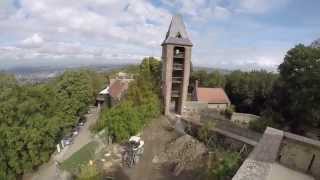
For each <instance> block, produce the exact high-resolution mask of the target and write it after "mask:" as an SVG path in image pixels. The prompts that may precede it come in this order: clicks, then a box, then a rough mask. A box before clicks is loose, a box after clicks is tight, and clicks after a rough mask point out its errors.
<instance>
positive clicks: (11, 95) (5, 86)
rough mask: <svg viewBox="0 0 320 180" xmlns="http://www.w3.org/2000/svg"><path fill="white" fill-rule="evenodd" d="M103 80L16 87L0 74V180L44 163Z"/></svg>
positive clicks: (82, 74) (86, 74) (91, 76)
mask: <svg viewBox="0 0 320 180" xmlns="http://www.w3.org/2000/svg"><path fill="white" fill-rule="evenodd" d="M103 81H104V80H103V78H102V77H101V76H100V75H98V74H96V73H95V72H91V71H88V70H75V71H66V72H65V73H64V74H62V75H61V76H59V77H57V78H56V79H55V80H53V81H50V82H48V83H44V84H38V85H19V84H18V83H17V81H16V79H15V78H14V76H12V75H7V74H0V84H1V86H0V91H1V93H0V139H1V141H0V179H6V180H10V179H16V178H17V177H18V176H20V175H22V174H23V173H25V172H28V171H31V170H32V169H34V168H36V167H37V166H39V165H41V164H42V163H44V162H46V161H48V160H49V158H50V155H51V154H52V152H53V151H54V150H55V148H56V144H57V143H58V142H59V141H60V140H61V138H62V137H63V136H64V135H65V134H66V133H68V132H69V131H70V129H71V128H72V127H73V126H74V125H75V124H76V123H77V121H78V118H79V116H82V115H83V114H84V113H86V112H87V110H88V105H89V104H90V103H92V101H93V100H94V97H95V96H96V93H97V92H98V90H99V89H100V88H101V86H102V84H103Z"/></svg>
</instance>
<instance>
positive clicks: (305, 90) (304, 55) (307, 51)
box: [278, 45, 320, 131]
mask: <svg viewBox="0 0 320 180" xmlns="http://www.w3.org/2000/svg"><path fill="white" fill-rule="evenodd" d="M279 70H280V83H279V87H280V89H281V94H278V95H284V97H279V98H281V100H282V102H280V104H285V105H286V107H283V108H285V109H284V110H283V111H282V115H283V116H284V117H285V119H286V123H287V124H289V125H290V127H291V128H292V130H293V131H299V127H300V126H301V125H302V124H307V125H311V126H314V127H320V107H319V103H320V94H319V89H320V49H319V48H318V49H317V48H311V47H305V46H304V45H297V46H296V47H294V48H293V49H291V50H289V51H288V52H287V55H286V56H285V58H284V62H283V63H282V64H281V65H280V66H279Z"/></svg>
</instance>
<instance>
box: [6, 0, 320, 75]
mask: <svg viewBox="0 0 320 180" xmlns="http://www.w3.org/2000/svg"><path fill="white" fill-rule="evenodd" d="M319 7H320V1H318V0H308V1H301V0H237V1H234V0H150V1H147V0H120V1H119V0H68V1H66V0H54V1H53V0H41V1H39V0H1V1H0V69H6V68H14V67H18V66H33V67H37V66H58V65H59V66H80V65H85V66H87V65H93V64H128V63H137V62H139V61H140V60H141V59H142V58H143V57H146V56H154V57H158V58H159V57H160V55H161V47H160V44H161V43H162V41H163V40H164V37H165V34H166V32H167V28H168V25H169V23H170V20H171V17H172V15H173V14H176V13H178V14H181V15H182V16H183V19H184V21H185V23H186V26H187V29H188V31H189V32H188V34H189V36H190V38H191V40H192V42H193V43H194V48H193V56H192V63H193V65H194V66H201V67H208V68H220V69H243V70H248V69H268V70H276V67H277V66H278V65H279V64H280V63H281V62H282V61H283V57H284V55H285V53H286V52H287V51H288V50H289V49H290V48H292V47H294V46H295V45H297V44H298V43H303V44H305V45H309V44H310V43H311V42H312V41H314V40H316V39H318V38H320V21H319V17H320V11H319Z"/></svg>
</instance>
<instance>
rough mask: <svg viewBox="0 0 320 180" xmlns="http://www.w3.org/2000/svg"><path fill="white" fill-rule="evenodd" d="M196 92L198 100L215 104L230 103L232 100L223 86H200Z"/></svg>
mask: <svg viewBox="0 0 320 180" xmlns="http://www.w3.org/2000/svg"><path fill="white" fill-rule="evenodd" d="M196 93H197V94H196V95H197V100H198V101H202V102H207V103H213V104H226V103H227V104H230V100H229V98H228V96H227V94H226V93H225V92H224V90H223V89H222V88H201V87H198V88H197V91H196Z"/></svg>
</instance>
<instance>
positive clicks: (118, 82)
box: [96, 72, 134, 107]
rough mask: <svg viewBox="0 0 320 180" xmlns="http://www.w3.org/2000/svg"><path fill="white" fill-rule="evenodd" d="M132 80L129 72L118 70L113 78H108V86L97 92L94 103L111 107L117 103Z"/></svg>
mask: <svg viewBox="0 0 320 180" xmlns="http://www.w3.org/2000/svg"><path fill="white" fill-rule="evenodd" d="M133 80H134V79H133V77H132V75H131V74H127V73H123V72H119V73H118V74H117V76H116V77H115V78H113V79H110V83H109V86H107V87H106V88H105V89H103V90H102V91H100V92H99V94H98V95H97V97H96V105H97V106H107V107H112V106H114V105H116V104H118V103H119V102H120V100H121V98H122V97H123V95H124V94H125V92H126V91H127V89H128V87H129V83H130V82H131V81H133Z"/></svg>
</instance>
